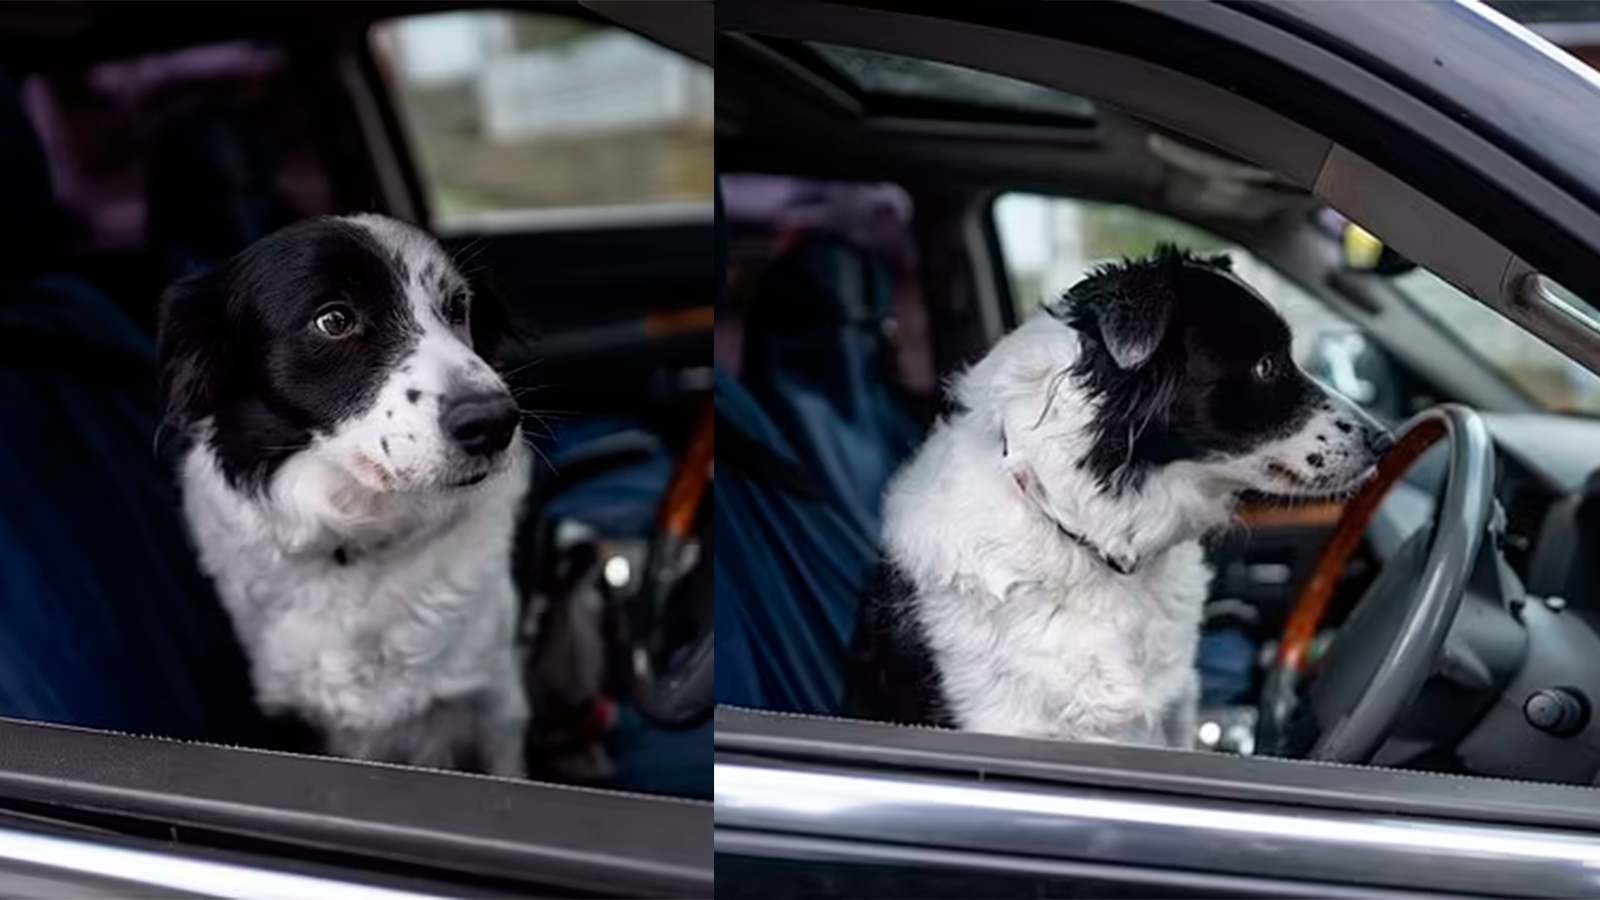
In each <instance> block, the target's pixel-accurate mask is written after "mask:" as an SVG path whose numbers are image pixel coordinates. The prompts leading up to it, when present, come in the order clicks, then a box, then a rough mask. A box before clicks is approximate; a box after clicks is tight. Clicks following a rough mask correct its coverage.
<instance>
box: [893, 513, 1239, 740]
mask: <svg viewBox="0 0 1600 900" xmlns="http://www.w3.org/2000/svg"><path fill="white" fill-rule="evenodd" d="M1063 552H1077V551H1075V550H1072V549H1068V548H1063ZM1209 579H1210V572H1209V570H1208V569H1207V568H1206V566H1205V563H1204V561H1203V559H1202V555H1201V550H1200V546H1199V544H1198V543H1196V542H1188V543H1184V544H1180V545H1178V546H1176V547H1173V548H1172V549H1170V550H1168V551H1167V552H1166V553H1164V554H1162V555H1161V556H1160V557H1158V558H1157V559H1154V560H1150V561H1148V562H1147V563H1146V564H1145V565H1144V566H1142V567H1141V568H1140V570H1139V571H1137V572H1135V573H1134V574H1132V575H1128V576H1123V575H1118V574H1115V573H1113V572H1110V571H1109V570H1101V571H1100V572H1096V573H1093V574H1091V575H1089V576H1088V577H1085V578H1082V579H1080V580H1078V581H1076V582H1075V583H1072V584H1063V583H1060V582H1054V583H1052V582H1045V583H1017V584H1015V585H1013V586H1012V587H1011V588H1010V589H1009V590H1008V591H1007V593H1006V596H1004V597H1003V598H1002V597H996V596H994V595H991V594H988V593H987V592H985V591H983V590H982V589H981V588H977V587H976V586H973V589H970V590H963V589H961V588H960V587H952V588H951V589H947V590H942V591H935V592H931V593H927V594H924V595H922V596H921V597H920V598H919V600H918V603H917V606H916V614H917V615H918V617H919V619H920V624H921V625H922V627H923V632H924V634H926V635H927V637H928V641H929V643H930V645H931V649H932V650H933V652H934V654H935V657H936V659H937V660H938V670H939V673H940V679H941V682H942V688H943V690H944V694H945V698H946V700H947V701H948V703H949V704H950V707H951V710H950V711H951V712H952V713H953V714H954V717H955V719H956V721H957V723H959V724H960V725H961V726H962V727H964V728H970V729H974V730H978V731H989V732H996V733H1001V734H1017V735H1028V736H1036V737H1048V738H1055V739H1062V740H1106V741H1118V742H1129V743H1146V744H1168V743H1179V742H1182V740H1183V736H1182V734H1181V730H1182V727H1183V724H1182V722H1183V720H1184V718H1185V717H1186V716H1187V714H1188V710H1187V709H1186V707H1187V706H1189V705H1191V704H1192V703H1193V701H1194V696H1193V692H1194V690H1195V683H1196V682H1195V668H1194V664H1195V652H1196V647H1197V644H1198V640H1199V632H1200V617H1201V609H1202V604H1203V603H1204V601H1205V596H1206V586H1207V583H1208V582H1209Z"/></svg>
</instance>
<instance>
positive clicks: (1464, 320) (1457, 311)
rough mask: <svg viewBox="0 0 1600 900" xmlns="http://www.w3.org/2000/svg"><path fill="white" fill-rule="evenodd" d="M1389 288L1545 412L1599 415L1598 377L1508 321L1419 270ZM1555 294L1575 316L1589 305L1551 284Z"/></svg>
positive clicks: (1547, 281) (1425, 271) (1405, 274)
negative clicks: (1392, 288) (1409, 302)
mask: <svg viewBox="0 0 1600 900" xmlns="http://www.w3.org/2000/svg"><path fill="white" fill-rule="evenodd" d="M1391 282H1392V283H1393V284H1394V286H1395V288H1396V289H1397V290H1399V292H1400V293H1401V294H1402V295H1403V296H1404V297H1405V298H1406V299H1407V300H1410V301H1411V302H1412V304H1414V305H1415V306H1416V307H1417V309H1419V310H1420V311H1421V312H1422V313H1423V314H1424V315H1426V316H1427V317H1428V318H1429V319H1431V320H1433V321H1434V322H1435V323H1436V324H1437V325H1438V326H1439V327H1440V328H1442V329H1443V330H1444V331H1446V332H1447V333H1449V334H1451V335H1452V336H1454V337H1456V338H1458V339H1459V340H1460V341H1461V343H1462V344H1464V345H1465V346H1466V347H1467V348H1468V349H1469V350H1470V351H1471V352H1473V353H1475V354H1476V355H1477V356H1478V357H1479V358H1481V359H1482V360H1483V361H1484V362H1486V363H1488V364H1489V366H1490V367H1492V368H1493V369H1494V370H1495V371H1497V372H1499V373H1500V374H1501V375H1502V376H1503V377H1504V378H1505V379H1506V380H1507V381H1509V382H1511V383H1512V384H1513V385H1515V386H1516V387H1517V388H1519V389H1521V390H1522V392H1523V393H1525V394H1527V395H1528V396H1529V397H1530V398H1531V399H1533V400H1534V401H1535V402H1537V403H1538V404H1539V405H1541V406H1543V407H1545V408H1546V409H1549V410H1552V411H1556V412H1565V413H1582V414H1587V415H1595V414H1600V376H1596V375H1595V373H1593V372H1591V371H1589V370H1588V369H1586V368H1584V367H1583V366H1582V365H1580V364H1579V363H1577V362H1576V361H1574V360H1572V359H1569V358H1568V357H1566V356H1565V355H1563V354H1562V353H1561V351H1559V350H1557V349H1555V348H1554V347H1551V346H1550V345H1549V344H1546V343H1545V342H1544V341H1542V340H1540V339H1539V338H1537V337H1535V336H1534V335H1533V333H1532V332H1529V331H1527V330H1525V329H1523V328H1522V327H1521V326H1519V325H1517V324H1515V323H1514V322H1512V321H1511V320H1510V319H1507V318H1506V317H1505V316H1502V315H1501V314H1500V313H1498V312H1496V311H1494V310H1493V309H1491V308H1490V307H1488V306H1486V305H1484V304H1482V303H1479V302H1478V301H1477V300H1475V299H1473V298H1472V297H1469V296H1467V295H1466V294H1464V293H1462V292H1461V291H1459V290H1457V289H1456V288H1455V287H1454V286H1452V285H1451V284H1450V283H1449V282H1447V281H1445V280H1444V279H1443V278H1440V277H1439V276H1437V275H1435V274H1433V273H1432V272H1429V271H1428V270H1426V269H1423V268H1416V269H1412V270H1411V271H1409V272H1406V273H1404V274H1402V275H1396V276H1393V277H1392V278H1391ZM1544 283H1545V284H1546V285H1547V286H1549V287H1550V288H1551V289H1552V290H1553V291H1554V292H1555V293H1556V295H1557V296H1559V297H1561V298H1562V299H1563V300H1564V301H1565V302H1567V303H1568V304H1570V305H1572V306H1573V308H1574V309H1575V310H1577V311H1580V312H1581V313H1587V312H1590V311H1591V307H1589V305H1588V304H1586V303H1584V302H1583V301H1582V300H1581V299H1579V298H1578V297H1576V296H1575V295H1573V294H1571V292H1569V291H1567V290H1566V289H1564V288H1562V287H1560V286H1559V285H1557V284H1556V283H1555V282H1553V281H1550V280H1549V279H1545V281H1544Z"/></svg>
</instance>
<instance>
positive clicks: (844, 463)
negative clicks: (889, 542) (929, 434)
mask: <svg viewBox="0 0 1600 900" xmlns="http://www.w3.org/2000/svg"><path fill="white" fill-rule="evenodd" d="M747 303H748V309H749V312H748V316H747V318H746V323H745V332H744V360H743V367H742V371H741V373H740V376H741V378H742V379H743V381H744V384H745V386H746V387H747V388H748V389H749V392H750V394H751V396H753V397H754V398H755V400H756V402H757V403H758V404H759V405H760V407H761V409H762V410H764V411H765V413H766V414H767V415H768V416H769V417H770V418H771V420H772V421H773V422H774V423H775V424H776V425H777V427H778V429H779V430H780V431H781V432H782V434H783V436H784V438H785V439H786V441H787V442H788V445H789V446H790V447H791V448H792V449H793V451H794V453H795V454H796V456H797V457H798V459H799V461H800V462H801V463H802V464H803V465H804V466H806V467H807V468H808V469H809V470H810V471H811V472H812V473H813V475H814V477H815V478H816V479H817V480H818V482H819V483H820V484H821V486H822V487H823V488H824V490H825V491H826V492H827V493H828V495H829V496H830V497H831V498H832V499H833V501H834V502H835V503H836V504H837V505H838V507H839V509H840V510H841V511H842V512H843V513H844V514H845V515H847V516H848V517H850V519H851V520H852V522H853V523H854V525H855V527H856V528H857V529H858V530H859V531H860V532H861V533H863V534H869V535H876V534H877V533H878V528H879V524H880V516H881V507H882V497H883V491H884V487H885V486H886V485H887V483H888V481H889V478H890V476H892V475H893V474H894V472H895V470H896V469H897V468H898V467H899V465H900V463H901V462H902V461H903V460H904V459H905V458H906V456H907V455H908V454H909V453H910V452H911V450H912V449H913V448H914V447H915V446H916V443H917V441H918V440H919V439H920V437H921V435H922V427H921V425H920V424H919V423H918V422H917V420H916V419H915V418H914V417H913V416H912V415H911V414H910V413H909V412H908V411H907V404H905V403H904V402H902V400H901V398H900V397H899V396H897V393H896V390H895V387H894V386H895V385H896V384H898V376H897V374H896V371H895V362H894V357H893V353H892V347H891V345H890V342H889V339H888V337H887V333H888V328H889V327H890V322H891V319H890V313H891V309H892V304H893V286H892V282H891V279H890V277H889V273H888V270H887V268H886V267H885V266H884V265H883V263H882V262H881V261H879V260H878V259H876V258H875V257H874V256H873V255H872V254H871V253H869V252H867V251H865V250H863V249H862V248H860V247H858V246H856V245H855V244H854V243H852V242H851V241H849V240H848V239H846V238H844V237H842V236H839V235H835V234H832V233H829V232H825V231H805V232H801V233H799V234H798V235H797V236H796V237H795V238H794V239H793V240H791V241H789V242H788V246H787V248H786V249H785V250H783V251H782V252H781V253H780V254H779V255H778V257H777V258H776V259H775V260H774V261H773V262H771V263H770V264H769V265H768V266H767V268H766V269H765V270H764V271H763V272H762V273H761V275H760V276H758V279H757V282H756V284H755V286H754V287H753V288H752V294H751V296H750V298H749V300H748V301H747Z"/></svg>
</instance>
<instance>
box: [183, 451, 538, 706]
mask: <svg viewBox="0 0 1600 900" xmlns="http://www.w3.org/2000/svg"><path fill="white" fill-rule="evenodd" d="M523 455H525V454H523ZM290 465H293V463H292V462H291V463H290ZM290 476H291V477H289V478H287V479H283V478H280V479H279V480H278V481H279V482H280V483H295V482H296V481H297V480H298V483H299V484H300V485H301V486H302V487H301V488H300V489H301V490H304V491H305V493H306V494H308V495H316V496H323V495H328V494H330V493H331V494H332V495H334V496H337V492H336V491H334V492H329V491H328V490H327V489H326V485H320V486H316V487H315V489H313V487H312V485H310V484H309V482H313V481H315V479H316V477H317V475H316V473H299V474H298V475H296V473H290ZM526 482H527V464H526V461H525V460H522V459H519V460H518V462H517V464H516V465H513V466H511V467H510V468H509V469H508V470H507V471H506V472H505V473H503V474H502V475H500V476H497V477H495V478H494V479H491V480H490V481H489V482H485V483H484V484H483V485H480V486H479V487H478V488H477V489H475V490H473V491H471V492H463V495H462V496H461V497H458V498H450V499H449V500H447V501H440V500H439V499H437V498H433V499H430V500H428V501H427V505H426V506H423V505H407V504H416V503H420V502H421V501H409V500H403V499H390V500H388V501H379V500H371V498H368V499H369V500H370V502H383V503H387V508H385V509H384V510H382V515H370V513H372V512H374V511H375V510H373V509H371V508H368V509H366V510H364V512H366V513H368V515H365V516H362V515H357V516H353V517H347V518H339V517H333V516H325V515H319V514H318V511H316V510H315V507H314V505H308V504H296V503H294V502H263V501H262V500H260V499H257V498H250V497H246V496H244V495H242V494H240V493H239V492H237V491H235V490H234V489H233V488H232V487H230V486H229V485H227V484H226V482H225V481H224V480H223V478H222V475H221V473H220V471H219V470H218V468H217V466H216V463H215V460H214V458H213V456H212V454H211V453H210V451H209V450H208V449H207V448H206V447H205V446H204V445H203V443H202V444H199V445H197V446H196V447H195V449H193V450H192V451H191V452H190V454H189V456H188V457H187V459H186V460H185V465H184V506H185V512H186V514H187V518H188V521H189V525H190V529H191V531H192V533H193V536H194V539H195V542H196V544H197V545H198V548H199V551H200V559H201V563H202V566H203V567H204V569H205V570H206V572H207V573H208V574H209V575H210V576H211V577H212V579H213V580H214V582H215V584H216V587H217V590H218V593H219V595H220V597H221V599H222V602H223V604H224V605H225V607H226V608H227V610H228V612H229V614H230V615H231V616H232V618H233V622H234V625H235V630H236V631H237V633H238V636H239V638H240V641H241V643H242V644H243V645H244V649H245V651H246V654H247V655H248V657H249V660H250V664H251V669H252V678H253V681H254V685H255V689H256V696H257V701H258V703H259V704H260V705H261V706H262V708H263V709H264V710H266V711H268V712H275V711H285V710H292V711H295V712H297V713H300V714H302V715H304V716H306V717H307V718H308V719H310V720H311V721H312V722H313V723H315V724H317V725H319V726H321V727H322V728H324V729H326V730H328V731H330V732H340V731H347V732H367V733H371V732H375V731H381V730H383V729H392V728H396V727H399V726H401V725H403V723H405V722H406V720H408V719H413V718H415V717H417V716H419V715H421V714H422V713H423V712H424V711H425V710H427V709H428V707H430V705H432V704H435V703H437V702H440V701H451V700H459V699H463V698H468V697H471V696H472V695H475V694H483V695H485V696H486V697H490V698H491V700H490V702H489V703H487V704H485V705H486V706H494V705H497V704H498V705H505V704H506V703H509V704H510V705H512V706H516V705H517V703H518V700H517V698H515V697H513V698H509V699H507V698H504V697H503V695H504V694H505V693H506V692H508V691H510V692H514V693H515V694H516V695H518V697H520V693H521V689H520V684H519V682H518V674H517V665H516V657H515V648H514V644H513V640H514V635H515V630H516V629H515V623H514V618H515V615H516V595H515V590H514V587H513V584H512V580H511V573H510V552H511V541H512V535H513V531H514V525H515V516H516V510H517V506H518V503H519V501H520V499H521V496H522V494H523V493H524V491H525V490H526ZM291 489H292V488H291ZM308 506H309V507H311V508H308ZM379 522H381V523H382V525H381V527H380V526H379V525H377V524H376V523H379ZM496 696H500V697H501V699H500V700H494V699H493V698H494V697H496Z"/></svg>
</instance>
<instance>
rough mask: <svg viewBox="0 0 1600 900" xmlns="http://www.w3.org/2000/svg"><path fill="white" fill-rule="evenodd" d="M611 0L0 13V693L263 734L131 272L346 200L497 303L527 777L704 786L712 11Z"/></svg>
mask: <svg viewBox="0 0 1600 900" xmlns="http://www.w3.org/2000/svg"><path fill="white" fill-rule="evenodd" d="M615 6H616V5H615V4H607V3H604V2H599V3H592V4H588V5H584V4H580V3H577V2H553V3H540V2H532V3H513V4H496V5H474V4H460V3H437V4H429V3H421V4H418V3H393V4H385V3H375V4H354V5H340V4H308V5H304V6H302V5H297V4H288V5H284V4H242V5H239V6H232V5H230V6H229V7H228V8H226V9H223V8H221V7H217V6H211V5H197V6H192V7H175V6H154V7H145V6H140V7H137V8H135V7H129V6H125V5H120V4H99V3H92V4H71V5H63V6H48V7H43V6H24V7H8V8H7V9H5V10H0V69H3V76H0V79H3V82H4V83H3V84H0V88H3V90H0V125H3V133H0V163H4V165H0V180H3V181H4V182H5V185H4V189H3V190H0V193H3V194H4V195H5V196H6V197H7V198H8V202H7V204H6V207H7V209H6V212H5V214H4V217H3V218H4V220H5V221H4V224H3V225H0V231H3V235H0V236H3V238H4V240H3V241H0V244H3V245H4V249H3V250H0V259H3V261H4V262H3V269H4V271H3V274H0V284H3V285H4V287H3V290H4V292H5V296H4V298H3V301H4V302H0V347H4V350H3V351H0V385H3V387H0V392H3V394H4V398H5V399H4V408H5V410H6V411H7V412H6V414H7V424H6V429H5V430H6V434H7V437H6V440H5V441H3V442H0V444H3V445H4V449H3V450H0V459H3V460H4V462H3V470H4V471H3V474H0V482H3V486H0V522H4V523H5V525H3V526H0V561H3V565H0V568H3V569H4V574H3V575H0V657H4V659H5V661H4V662H0V716H4V717H7V718H9V719H17V720H22V719H27V720H38V721H42V722H48V723H54V724H59V725H67V726H78V727H87V728H95V729H105V730H112V731H117V732H123V733H128V734H133V735H152V736H158V737H165V738H176V739H181V740H184V741H192V742H199V743H208V744H228V745H240V746H260V743H259V742H260V741H261V739H262V738H263V736H264V734H265V732H264V731H263V730H262V729H263V728H264V726H263V724H262V723H261V722H260V721H258V719H257V717H256V716H255V714H254V712H253V707H252V701H251V699H250V697H249V687H248V684H247V680H246V678H245V676H244V669H243V659H242V656H241V655H240V653H239V651H238V648H237V646H236V643H235V642H234V640H233V638H232V637H231V633H230V629H229V625H228V623H227V621H226V619H225V618H224V617H223V616H222V615H221V610H220V607H219V606H217V604H216V601H215V599H214V597H212V596H211V592H210V587H209V585H207V584H206V583H204V581H203V579H202V578H200V576H199V575H198V572H197V570H196V569H195V566H194V563H193V559H192V555H191V551H190V550H189V547H188V545H187V543H186V540H185V537H184V534H183V531H182V527H183V526H182V522H181V518H180V515H179V509H178V505H177V501H176V491H175V487H174V480H173V474H174V469H173V466H174V464H175V459H176V457H175V455H174V452H175V451H174V443H175V442H174V441H173V440H172V435H171V434H170V431H168V430H166V429H164V428H163V427H162V425H161V423H160V415H159V412H158V408H157V405H156V396H155V355H154V328H155V321H156V309H157V303H158V299H159V298H160V296H161V293H162V290H163V288H164V287H165V286H166V285H167V284H168V283H170V282H171V281H173V280H174V279H175V278H178V277H180V276H182V275H184V274H187V273H189V272H193V271H196V270H200V269H205V268H207V267H210V266H214V265H217V264H219V263H221V262H222V261H224V260H226V259H227V258H228V257H230V256H231V255H233V254H234V253H236V252H237V251H239V250H241V249H242V248H243V247H245V246H246V245H248V244H249V243H251V242H252V241H254V240H256V239H258V238H260V237H262V236H264V235H266V234H268V233H270V232H271V231H273V230H275V229H277V228H279V227H282V226H283V225H285V224H288V223H290V222H292V221H294V220H296V219H299V218H302V217H307V216H317V215H326V214H337V213H350V212H360V211H376V212H383V213H386V214H388V215H391V216H395V217H398V218H401V219H405V220H409V221H411V222H414V223H417V224H419V225H421V226H423V227H425V228H428V229H429V230H431V231H432V232H433V233H434V234H435V235H436V236H437V237H438V238H439V240H440V241H441V242H443V244H444V245H445V247H446V248H447V250H448V251H449V252H450V253H451V254H452V255H453V257H454V258H455V259H456V260H457V263H458V265H460V266H463V267H469V266H470V267H472V268H473V269H475V270H482V271H484V272H486V273H487V276H488V278H489V279H490V281H491V282H492V283H493V285H494V287H495V288H496V289H497V291H498V293H500V294H501V295H502V296H503V297H504V298H505V299H506V301H507V302H508V304H509V305H510V307H511V309H512V313H513V316H514V318H515V320H516V325H517V328H518V331H519V332H520V334H521V340H519V341H517V342H515V343H514V344H513V345H512V346H511V347H509V348H508V350H507V352H506V353H505V354H504V357H503V358H502V359H500V360H498V361H497V362H498V364H499V366H500V367H501V370H502V371H503V372H505V373H507V377H508V379H509V381H510V382H511V383H512V386H513V389H514V392H515V394H516V395H517V397H518V399H519V402H520V403H521V405H522V406H523V408H524V412H525V421H526V423H527V424H526V426H525V427H526V430H527V432H528V437H529V438H530V440H531V441H532V442H533V443H534V444H535V446H536V448H537V450H538V455H539V460H540V462H539V466H538V473H537V475H536V476H535V485H534V488H533V490H532V491H531V492H530V500H529V505H528V510H530V512H529V513H528V514H527V515H525V516H524V517H523V520H522V522H521V525H520V531H519V534H518V538H517V564H516V574H517V577H518V582H519V589H520V592H521V594H522V597H523V601H524V606H525V610H524V626H525V627H524V629H523V631H524V634H523V643H524V645H525V647H526V648H527V650H528V652H529V654H530V658H531V659H532V660H534V662H532V663H530V665H529V666H528V671H527V673H526V678H527V682H528V687H529V692H530V695H531V696H532V697H533V698H534V703H535V705H537V706H538V707H539V708H540V709H541V716H540V717H539V724H537V725H536V726H535V734H533V735H532V736H531V738H530V742H529V743H530V753H529V756H530V766H531V768H532V775H533V777H534V779H536V780H541V781H548V782H555V783H563V784H581V785H587V786H593V787H602V788H608V789H623V790H628V791H638V792H644V793H649V794H660V795H670V796H676V797H688V798H697V797H709V795H710V792H711V787H710V785H711V782H710V771H709V760H710V729H711V726H710V721H709V720H710V715H711V692H710V665H711V660H710V656H711V649H710V642H711V620H712V611H711V609H712V608H711V603H712V593H711V585H710V581H709V574H710V571H709V567H708V565H707V564H705V563H704V560H706V559H708V558H709V555H710V546H709V540H710V528H709V525H710V504H709V503H708V502H705V501H706V500H707V499H708V498H707V494H708V493H709V483H708V478H707V476H706V472H707V471H708V470H709V457H710V453H711V446H712V445H711V440H712V432H711V417H710V413H709V405H710V398H711V395H710V389H711V386H712V379H711V371H710V369H709V368H708V367H707V365H706V359H707V358H708V356H709V351H710V348H711V339H712V322H713V318H714V314H715V313H714V309H713V306H712V304H711V302H710V301H709V300H708V299H707V298H708V297H710V296H711V295H712V293H713V290H714V287H713V277H714V276H713V271H714V268H715V266H714V248H713V218H714V216H713V206H714V204H713V196H712V195H713V176H712V158H713V157H712V140H713V136H712V127H711V84H712V79H711V70H710V61H711V60H710V56H709V47H708V46H707V44H708V41H707V40H706V39H705V37H704V34H701V35H699V36H698V37H697V36H696V35H695V34H694V29H693V28H692V27H691V28H686V27H685V26H686V25H691V26H692V25H693V24H694V22H699V23H700V25H701V26H702V27H701V29H700V30H701V31H702V32H704V33H709V24H708V21H709V20H708V19H707V18H704V17H702V16H700V15H699V14H698V13H696V14H694V15H686V17H681V18H678V19H668V18H667V17H662V16H659V15H654V14H652V13H650V12H649V11H643V10H630V9H626V8H623V9H617V8H615ZM702 12H706V11H705V10H702ZM706 14H707V15H708V12H706ZM683 18H687V19H689V20H694V21H690V22H685V21H683ZM548 60H554V61H556V63H557V65H555V66H553V67H551V66H544V67H543V68H541V64H542V63H544V62H545V61H548ZM535 70H537V71H535ZM530 71H531V72H533V75H532V76H530V75H529V74H528V73H529V72H530ZM534 76H538V77H534ZM589 88H595V89H603V90H605V91H609V94H607V95H606V97H605V102H600V101H599V100H595V99H594V98H593V97H590V98H589V99H587V100H586V99H585V95H584V93H583V91H585V90H588V89H589ZM562 104H565V106H563V105H562ZM530 108H539V109H546V108H548V109H552V110H555V111H556V113H560V114H559V115H557V114H551V115H548V116H544V117H536V116H530V115H529V114H528V112H527V110H528V109H530ZM669 494H670V496H671V498H672V499H671V501H670V502H669V500H668V497H669ZM641 661H642V662H641ZM5 743H7V744H10V743H11V740H10V739H7V741H5ZM0 768H3V766H0Z"/></svg>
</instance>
